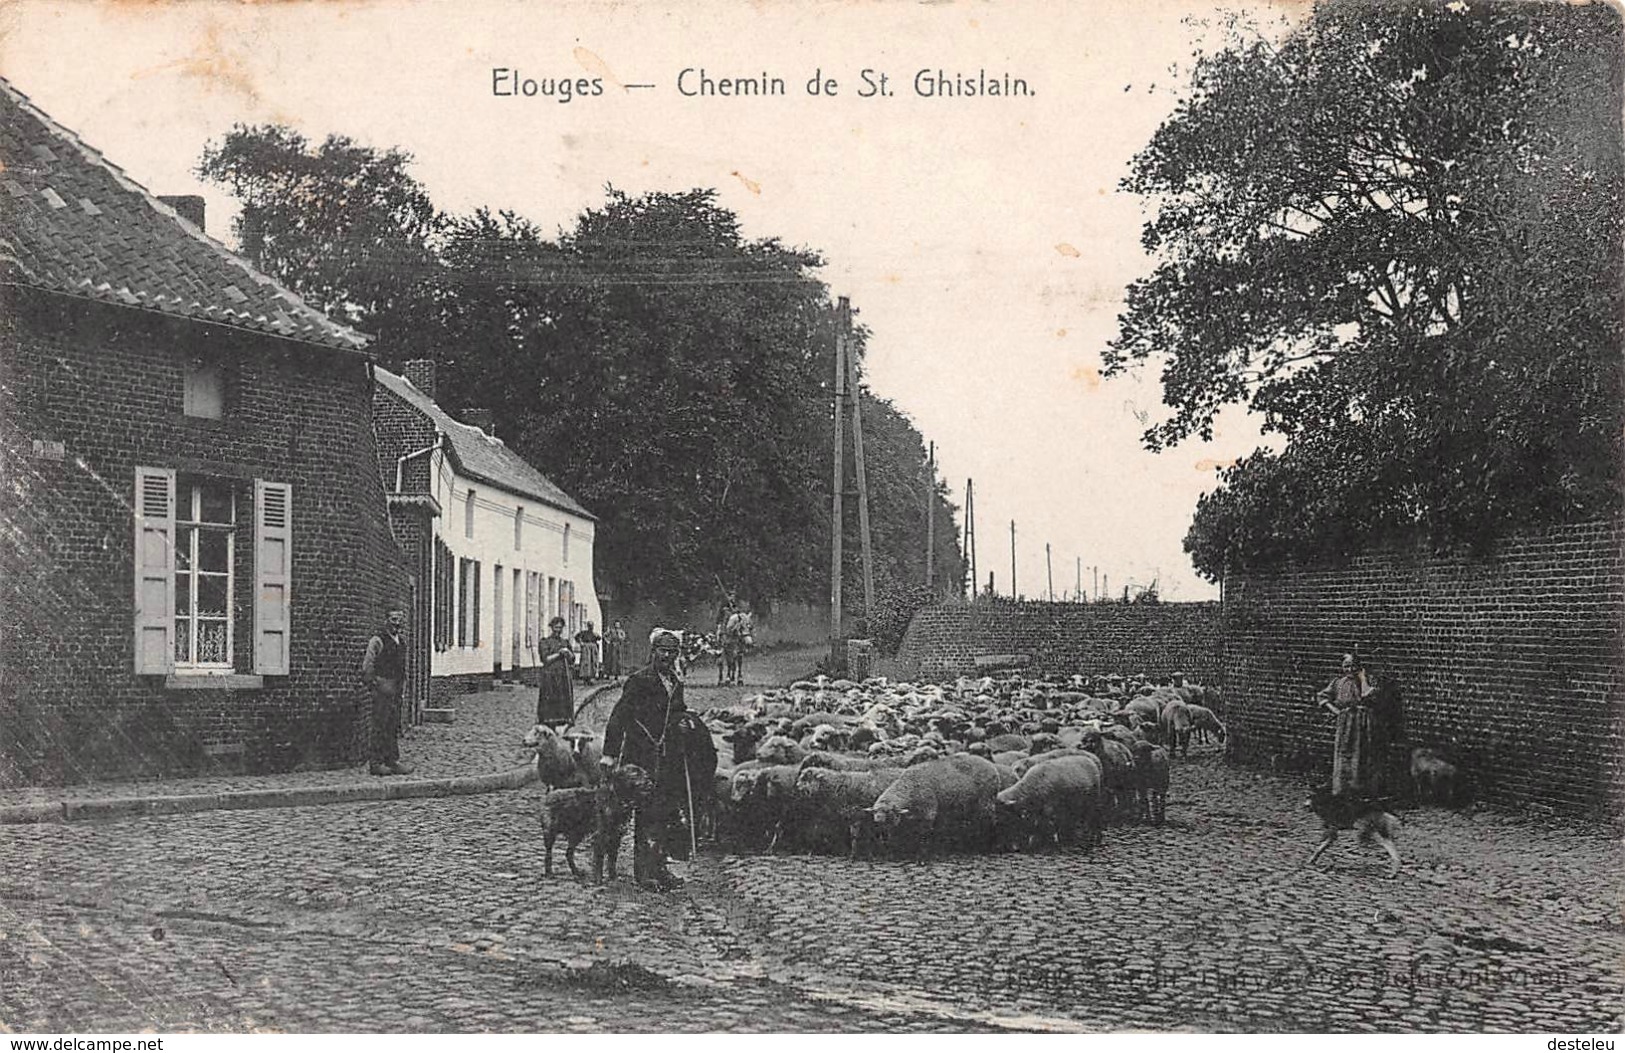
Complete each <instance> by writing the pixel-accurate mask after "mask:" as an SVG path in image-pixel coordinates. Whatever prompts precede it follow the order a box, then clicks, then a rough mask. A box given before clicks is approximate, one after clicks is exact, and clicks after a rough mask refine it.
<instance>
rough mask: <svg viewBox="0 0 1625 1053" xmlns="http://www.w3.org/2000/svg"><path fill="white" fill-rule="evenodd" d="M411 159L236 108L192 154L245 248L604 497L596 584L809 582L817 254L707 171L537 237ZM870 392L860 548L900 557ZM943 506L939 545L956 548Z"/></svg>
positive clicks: (821, 498)
mask: <svg viewBox="0 0 1625 1053" xmlns="http://www.w3.org/2000/svg"><path fill="white" fill-rule="evenodd" d="M409 162H410V158H409V156H408V155H406V154H404V153H403V152H401V151H399V150H377V149H373V148H370V147H365V146H360V145H357V144H356V143H354V142H352V141H351V140H349V139H345V138H342V137H337V136H333V137H329V138H328V139H327V140H326V141H325V142H324V143H323V144H321V145H320V146H319V147H317V146H313V145H312V144H311V143H310V142H309V141H308V140H306V139H304V138H303V137H301V136H299V135H297V134H295V133H293V132H290V131H288V130H286V129H282V128H276V127H267V128H252V129H250V128H241V127H239V128H237V129H234V130H233V131H232V132H231V133H230V134H229V135H227V136H226V137H225V139H224V141H223V142H222V143H220V144H219V145H211V146H210V147H209V148H208V149H207V150H206V151H205V154H204V158H203V162H202V164H201V166H200V172H201V174H203V175H204V176H205V177H207V178H210V179H213V180H215V181H217V182H220V183H222V184H223V185H225V186H226V187H227V188H228V189H230V190H231V191H232V192H233V193H234V194H235V195H236V196H237V197H238V198H239V199H240V200H241V201H242V202H243V214H242V219H241V220H240V222H239V225H238V233H239V235H240V237H241V239H242V243H243V248H244V250H245V251H246V252H248V254H249V255H251V256H252V257H254V258H255V260H256V262H258V263H259V264H260V265H261V266H262V267H264V268H265V269H266V270H267V271H268V272H269V273H271V274H273V275H274V276H276V277H278V278H279V279H280V280H282V281H283V282H285V283H287V284H288V285H289V286H291V287H292V288H294V289H295V290H296V291H298V292H299V293H300V294H301V295H303V296H306V297H307V298H309V299H310V300H311V301H312V302H314V303H316V304H318V305H319V306H322V307H324V308H326V309H328V310H330V311H332V312H334V313H335V314H336V315H338V316H339V317H341V318H344V319H345V320H347V321H350V322H351V323H353V324H355V325H357V326H359V327H360V328H362V329H364V330H367V331H370V332H373V333H375V334H377V336H378V340H377V342H376V345H375V346H376V347H377V350H378V352H379V355H380V357H381V359H382V360H383V361H384V363H385V364H386V365H392V366H396V367H398V366H399V365H400V363H402V362H403V361H405V360H407V359H410V358H415V357H429V358H433V359H434V360H435V361H436V362H437V364H438V366H439V375H438V378H437V392H436V396H437V399H438V400H439V401H440V403H441V404H442V405H444V406H445V407H446V408H447V409H448V410H449V411H451V412H452V413H453V414H454V415H456V414H458V413H459V412H460V411H462V410H464V409H467V408H470V407H479V408H483V409H488V410H490V411H491V412H492V414H493V417H494V420H495V422H496V425H497V431H498V434H500V435H502V436H504V438H505V440H506V441H507V442H509V443H510V445H512V446H514V447H515V449H517V450H518V451H519V452H520V453H521V454H523V455H524V456H526V457H527V458H528V459H529V460H530V461H531V462H532V463H534V464H536V465H537V466H538V467H540V468H541V469H542V471H543V472H545V473H546V474H547V475H548V476H549V477H550V478H552V479H553V481H555V482H556V483H558V484H559V485H560V486H562V487H563V488H564V489H565V490H566V491H568V492H569V493H571V494H573V495H574V496H575V497H576V498H577V499H579V500H580V501H581V502H582V503H583V504H584V505H586V507H587V508H588V509H590V510H591V511H593V512H594V513H595V514H597V515H598V516H599V517H600V524H599V528H598V531H597V533H596V537H595V546H594V547H595V554H596V563H597V570H598V581H599V583H600V584H601V585H602V586H606V587H608V588H609V589H611V590H612V591H613V592H614V593H615V595H616V597H617V599H619V600H624V601H630V600H633V599H638V598H651V599H655V600H657V601H660V600H670V601H679V602H681V601H689V600H694V599H698V598H703V597H705V596H707V595H709V594H710V593H712V592H713V591H714V590H715V586H716V584H717V583H719V582H721V583H724V584H725V585H726V586H727V587H729V588H737V589H742V590H744V593H745V594H746V595H749V596H752V597H754V598H756V599H757V600H762V601H765V600H768V599H772V598H778V599H817V598H819V597H820V596H822V595H823V593H824V590H825V589H826V588H827V575H828V538H829V491H828V481H827V480H828V472H829V464H828V457H829V448H828V445H827V443H828V436H829V432H830V427H831V420H830V415H831V412H832V404H833V392H832V390H831V388H830V378H831V374H832V373H833V369H834V361H833V352H832V347H833V331H832V329H831V325H832V312H831V310H830V299H829V294H828V290H827V289H826V288H825V286H824V285H823V283H822V282H821V281H820V280H819V279H818V277H817V275H816V273H815V271H816V269H817V268H818V267H819V266H820V264H821V260H820V259H819V257H818V256H817V255H816V254H815V253H813V252H811V251H808V250H803V249H793V248H790V247H787V246H785V245H782V244H780V243H779V242H778V241H776V240H773V239H760V240H751V239H747V238H745V237H744V236H743V235H742V234H741V232H740V230H739V223H738V220H737V218H736V217H735V216H734V215H733V214H732V213H731V212H729V211H728V210H726V209H724V208H722V207H720V206H719V205H718V204H717V202H716V195H715V193H714V192H713V191H710V190H692V191H688V192H684V193H650V194H644V195H641V196H637V197H633V196H629V195H627V194H624V193H621V192H619V191H617V190H615V189H613V188H610V189H609V190H608V192H607V196H606V200H605V202H604V203H603V204H602V205H600V206H597V207H591V208H588V209H586V210H585V211H583V212H582V213H581V214H580V216H579V217H578V218H577V220H576V221H575V223H574V225H573V226H572V227H571V228H570V229H568V230H565V231H563V232H560V233H558V234H556V235H553V236H549V235H548V234H546V233H545V232H543V231H542V230H541V229H540V228H538V227H537V226H536V225H535V224H534V223H532V222H530V221H528V220H526V219H525V218H524V217H522V216H519V215H517V214H516V213H513V212H509V211H494V210H491V209H478V210H476V211H475V212H474V213H473V214H471V215H469V216H465V217H449V216H445V215H443V214H441V213H440V212H439V211H437V210H436V209H435V208H434V206H433V204H432V202H431V200H430V198H429V195H428V193H427V192H426V191H425V189H424V188H423V187H422V186H421V185H419V184H418V183H417V182H416V181H415V180H414V179H413V177H412V176H411V174H410V172H409V170H408V167H409ZM862 335H863V334H861V333H860V334H859V337H860V339H859V341H858V351H859V354H860V356H861V351H862V340H861V337H862ZM876 412H877V413H878V417H877V418H876V420H875V422H874V424H873V427H874V428H875V429H876V439H875V447H874V449H873V450H872V451H871V453H870V457H869V462H870V470H871V473H872V474H873V475H874V476H875V480H876V481H875V482H872V483H871V490H877V489H879V488H881V487H884V488H886V492H885V493H884V494H882V495H881V496H879V497H878V498H877V507H878V508H880V509H881V510H882V512H883V513H885V515H884V516H883V517H882V518H881V519H880V520H879V525H878V527H877V530H876V536H877V545H876V547H877V552H878V553H879V557H880V562H881V565H882V566H883V567H885V568H888V569H889V568H893V567H896V568H898V570H897V573H899V574H905V573H917V572H918V568H917V567H913V566H912V565H913V564H917V563H918V562H919V561H920V554H921V551H922V549H921V544H922V540H923V538H922V537H917V536H912V535H910V534H909V529H910V528H909V527H905V526H902V525H900V524H894V523H893V522H892V521H891V519H890V518H889V513H886V512H885V510H886V509H888V508H889V507H890V506H889V505H888V504H887V502H888V501H889V500H892V499H893V497H894V496H896V495H897V494H900V490H899V489H898V488H899V487H900V486H902V485H904V483H903V481H904V480H913V479H914V478H915V477H918V478H919V480H920V483H919V485H921V486H923V485H924V472H923V469H922V466H921V461H922V457H921V450H922V446H921V440H920V437H919V434H918V432H916V431H915V430H914V429H913V426H912V425H911V424H909V423H908V422H907V420H906V419H905V418H903V417H902V416H901V415H899V414H896V413H895V412H894V411H892V410H891V409H890V407H889V406H884V407H883V408H879V409H877V410H876ZM869 416H870V415H869V414H868V413H866V419H868V417H869ZM894 461H895V462H897V463H895V464H894V463H893V462H894ZM908 485H913V484H912V483H910V484H908ZM912 501H914V498H912V497H911V498H909V502H912ZM909 502H904V504H905V506H906V505H907V504H908V503H909ZM923 502H924V495H923V491H922V492H921V493H920V495H919V498H918V503H919V505H920V510H919V511H918V512H917V513H915V518H916V519H917V520H918V521H919V523H920V525H921V528H922V530H923V520H924V513H923V507H924V504H923ZM849 503H850V502H849ZM940 511H941V519H940V520H939V526H941V527H942V529H941V530H940V531H939V533H940V534H941V535H942V537H940V538H939V546H938V547H939V549H944V539H945V544H946V548H945V550H944V551H943V552H942V553H941V555H940V556H939V560H941V563H940V564H939V566H941V565H946V564H947V563H949V562H951V561H952V560H953V559H954V557H955V556H956V555H957V551H958V550H957V543H956V537H957V535H956V534H955V532H954V531H953V530H952V528H951V527H949V526H948V525H947V522H946V521H947V520H948V519H949V518H950V517H951V514H952V513H951V509H950V508H948V507H946V505H945V503H944V506H943V507H942V508H941V509H940ZM854 536H855V535H854ZM849 551H855V546H852V547H851V548H850V549H849ZM903 568H910V569H908V570H904V569H903ZM859 580H861V579H859ZM851 594H852V593H849V595H851Z"/></svg>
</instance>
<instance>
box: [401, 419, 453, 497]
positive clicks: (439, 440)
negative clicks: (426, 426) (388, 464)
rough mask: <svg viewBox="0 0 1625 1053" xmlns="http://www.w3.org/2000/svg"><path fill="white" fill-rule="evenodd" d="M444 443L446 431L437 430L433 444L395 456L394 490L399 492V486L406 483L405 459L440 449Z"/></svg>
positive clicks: (408, 459)
mask: <svg viewBox="0 0 1625 1053" xmlns="http://www.w3.org/2000/svg"><path fill="white" fill-rule="evenodd" d="M445 444H446V433H445V432H443V431H437V432H435V437H434V445H432V446H425V447H424V448H423V449H421V450H413V451H412V452H411V453H409V454H406V455H405V456H402V457H397V458H396V459H395V492H396V493H400V492H401V488H402V487H403V486H405V485H406V462H407V461H410V460H411V459H412V458H414V457H422V456H423V455H424V454H426V453H433V452H434V451H436V450H438V449H440V448H441V447H442V446H444V445H445Z"/></svg>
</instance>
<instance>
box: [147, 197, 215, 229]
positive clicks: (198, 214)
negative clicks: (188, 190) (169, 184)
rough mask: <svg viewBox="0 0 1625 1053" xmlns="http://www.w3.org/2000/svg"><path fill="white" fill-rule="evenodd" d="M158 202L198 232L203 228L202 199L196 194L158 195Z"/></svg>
mask: <svg viewBox="0 0 1625 1053" xmlns="http://www.w3.org/2000/svg"><path fill="white" fill-rule="evenodd" d="M158 200H159V201H162V202H163V203H164V204H166V205H168V206H169V207H170V208H172V209H174V210H175V211H176V212H179V213H180V214H181V218H182V219H184V220H186V221H187V222H188V223H190V224H192V226H194V227H196V228H197V229H199V230H203V229H205V228H204V226H203V198H202V196H201V195H198V194H159V195H158Z"/></svg>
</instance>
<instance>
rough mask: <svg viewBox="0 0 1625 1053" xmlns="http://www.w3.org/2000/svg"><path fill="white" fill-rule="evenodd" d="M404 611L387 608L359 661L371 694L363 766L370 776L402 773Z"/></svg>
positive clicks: (405, 771) (405, 767)
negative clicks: (367, 761)
mask: <svg viewBox="0 0 1625 1053" xmlns="http://www.w3.org/2000/svg"><path fill="white" fill-rule="evenodd" d="M405 628H406V610H405V609H404V608H402V607H391V608H390V609H389V614H388V616H387V617H386V618H385V619H384V627H383V628H382V629H380V630H379V631H378V633H377V634H376V635H375V636H373V638H372V639H370V640H368V641H367V655H366V657H365V658H363V659H362V660H361V682H362V683H363V684H365V685H366V687H367V689H368V690H369V691H370V692H371V693H372V756H371V760H372V763H371V765H370V766H369V767H368V768H367V770H368V771H370V772H371V773H372V774H374V775H406V774H409V773H410V772H411V771H412V769H411V768H410V767H408V766H407V765H405V764H402V763H401V744H400V734H401V686H402V685H403V684H404V683H405V682H406V645H405V642H404V641H403V640H402V639H401V633H402V631H403V630H404V629H405Z"/></svg>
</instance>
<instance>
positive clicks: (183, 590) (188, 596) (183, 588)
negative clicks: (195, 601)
mask: <svg viewBox="0 0 1625 1053" xmlns="http://www.w3.org/2000/svg"><path fill="white" fill-rule="evenodd" d="M175 613H176V614H177V615H182V614H191V613H192V577H191V575H189V574H177V575H175Z"/></svg>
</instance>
